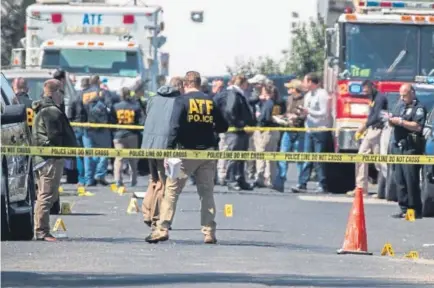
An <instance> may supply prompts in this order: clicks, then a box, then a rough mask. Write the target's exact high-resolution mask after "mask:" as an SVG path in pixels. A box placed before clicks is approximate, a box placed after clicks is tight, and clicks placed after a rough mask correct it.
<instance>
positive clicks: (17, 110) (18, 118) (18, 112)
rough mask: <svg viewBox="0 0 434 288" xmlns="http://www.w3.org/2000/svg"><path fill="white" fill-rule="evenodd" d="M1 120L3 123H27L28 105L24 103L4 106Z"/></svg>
mask: <svg viewBox="0 0 434 288" xmlns="http://www.w3.org/2000/svg"><path fill="white" fill-rule="evenodd" d="M1 121H2V125H5V124H14V123H26V121H27V114H26V106H25V105H24V104H20V105H7V106H4V108H3V110H2V114H1Z"/></svg>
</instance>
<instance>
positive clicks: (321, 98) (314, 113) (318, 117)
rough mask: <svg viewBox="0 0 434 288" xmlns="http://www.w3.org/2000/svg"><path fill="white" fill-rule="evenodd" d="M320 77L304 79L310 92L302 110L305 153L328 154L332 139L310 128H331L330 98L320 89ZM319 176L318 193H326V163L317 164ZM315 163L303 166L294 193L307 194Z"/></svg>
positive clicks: (327, 134) (306, 77)
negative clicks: (305, 129)
mask: <svg viewBox="0 0 434 288" xmlns="http://www.w3.org/2000/svg"><path fill="white" fill-rule="evenodd" d="M319 84H320V79H319V77H318V75H316V74H314V73H309V74H307V75H306V76H305V77H304V86H305V88H306V90H307V91H309V92H308V93H307V94H306V96H305V97H304V108H302V109H300V110H301V111H300V113H301V115H304V116H305V117H306V121H305V127H306V128H307V129H308V130H307V131H306V134H305V142H304V152H306V153H324V152H327V151H326V149H327V143H328V141H329V139H330V137H331V134H330V131H309V128H330V127H331V116H330V110H331V109H330V97H329V95H328V93H327V91H326V90H324V89H322V88H320V85H319ZM315 164H316V165H315V168H316V173H317V175H318V182H319V183H318V184H319V187H318V189H317V191H316V192H317V193H326V192H327V187H326V176H325V169H324V164H325V163H320V162H318V163H315ZM313 167H314V163H312V162H306V163H304V165H303V168H302V170H301V173H300V175H299V179H298V185H297V186H295V187H293V188H292V191H293V192H294V193H299V192H306V189H307V182H308V181H309V178H310V174H311V173H312V169H313Z"/></svg>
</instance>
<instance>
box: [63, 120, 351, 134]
mask: <svg viewBox="0 0 434 288" xmlns="http://www.w3.org/2000/svg"><path fill="white" fill-rule="evenodd" d="M71 126H72V127H83V128H107V129H131V130H143V126H142V125H120V124H102V123H79V122H71ZM242 130H244V131H246V132H254V131H292V132H305V131H316V132H318V131H322V132H324V131H336V130H338V129H337V128H304V127H302V128H298V127H245V128H235V127H230V128H229V130H228V132H236V131H242ZM346 130H354V131H355V130H357V129H355V128H349V129H346Z"/></svg>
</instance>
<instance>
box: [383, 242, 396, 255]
mask: <svg viewBox="0 0 434 288" xmlns="http://www.w3.org/2000/svg"><path fill="white" fill-rule="evenodd" d="M381 256H392V257H393V256H395V252H394V251H393V248H392V244H390V243H386V244H384V247H383V249H382V250H381Z"/></svg>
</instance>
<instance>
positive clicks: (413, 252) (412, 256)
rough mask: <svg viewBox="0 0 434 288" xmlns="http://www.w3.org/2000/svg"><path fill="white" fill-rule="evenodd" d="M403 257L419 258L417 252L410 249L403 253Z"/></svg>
mask: <svg viewBox="0 0 434 288" xmlns="http://www.w3.org/2000/svg"><path fill="white" fill-rule="evenodd" d="M404 257H405V258H409V259H419V253H418V252H417V251H410V252H408V253H407V254H405V256H404Z"/></svg>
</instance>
